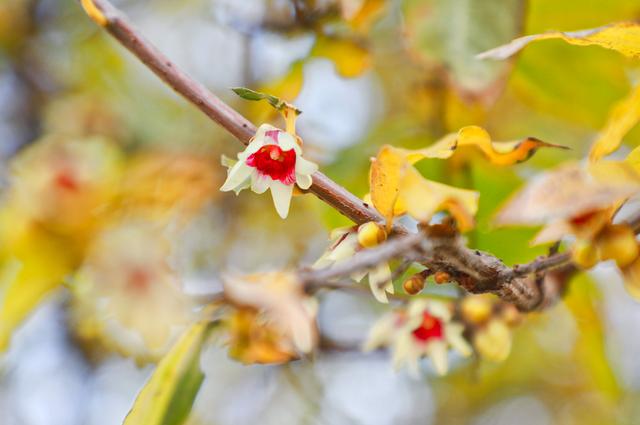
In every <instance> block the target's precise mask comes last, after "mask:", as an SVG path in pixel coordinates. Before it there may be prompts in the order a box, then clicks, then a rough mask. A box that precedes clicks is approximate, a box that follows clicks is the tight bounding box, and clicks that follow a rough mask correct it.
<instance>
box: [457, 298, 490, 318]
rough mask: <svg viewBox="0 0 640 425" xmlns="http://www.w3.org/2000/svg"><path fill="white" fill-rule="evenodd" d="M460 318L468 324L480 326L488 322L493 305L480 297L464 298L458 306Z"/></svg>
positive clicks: (488, 300)
mask: <svg viewBox="0 0 640 425" xmlns="http://www.w3.org/2000/svg"><path fill="white" fill-rule="evenodd" d="M460 311H461V313H462V317H464V319H465V320H466V321H468V322H470V323H474V324H481V323H484V322H486V321H487V320H489V318H490V317H491V313H492V312H493V303H492V302H491V300H490V299H489V298H487V297H485V296H482V295H476V296H473V295H472V296H469V297H465V298H464V299H463V300H462V303H461V304H460Z"/></svg>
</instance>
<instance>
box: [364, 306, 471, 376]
mask: <svg viewBox="0 0 640 425" xmlns="http://www.w3.org/2000/svg"><path fill="white" fill-rule="evenodd" d="M463 331H464V326H463V325H462V324H461V323H457V322H452V321H451V309H450V308H449V305H447V304H445V303H443V302H440V301H434V300H425V299H421V300H416V301H412V302H411V303H410V304H409V306H408V307H407V308H406V309H402V310H396V311H393V312H390V313H388V314H386V315H385V316H383V317H382V318H381V319H380V320H379V321H378V322H377V323H376V324H375V325H374V326H373V327H372V328H371V330H370V332H369V336H368V338H367V341H366V342H365V345H364V350H365V351H371V350H374V349H376V348H380V347H390V348H391V350H392V352H393V364H394V367H395V368H400V367H401V366H403V365H405V364H406V366H407V367H408V369H409V372H410V373H411V374H412V375H413V376H418V374H419V361H420V359H421V358H422V357H425V356H428V357H429V358H430V359H431V361H432V362H433V366H434V367H435V369H436V372H437V373H438V374H440V375H444V374H445V373H447V369H448V364H447V352H448V350H449V348H450V347H452V348H454V349H455V350H456V351H458V352H459V353H460V354H462V355H463V356H465V357H466V356H469V355H471V347H470V346H469V344H468V343H467V341H466V340H465V339H464V337H463V336H462V333H463Z"/></svg>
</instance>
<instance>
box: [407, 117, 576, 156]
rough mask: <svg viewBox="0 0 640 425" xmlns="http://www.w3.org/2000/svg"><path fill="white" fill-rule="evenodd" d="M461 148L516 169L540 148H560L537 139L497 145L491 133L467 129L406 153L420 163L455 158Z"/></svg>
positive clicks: (479, 128)
mask: <svg viewBox="0 0 640 425" xmlns="http://www.w3.org/2000/svg"><path fill="white" fill-rule="evenodd" d="M460 146H476V147H477V148H478V149H480V150H481V151H482V152H483V153H484V154H485V156H486V157H487V158H488V159H489V160H490V161H491V162H492V163H493V164H496V165H512V164H516V163H519V162H523V161H526V160H527V159H529V158H530V157H531V156H532V155H533V154H534V153H535V152H536V150H538V149H539V148H543V147H547V148H560V149H567V148H566V147H564V146H560V145H553V144H550V143H546V142H543V141H541V140H538V139H536V138H533V137H527V138H526V139H523V140H517V141H513V142H493V141H492V140H491V136H490V135H489V133H488V132H487V131H486V130H485V129H483V128H481V127H477V126H468V127H463V128H462V129H460V131H458V133H457V134H454V133H452V134H448V135H446V136H444V137H443V138H442V139H440V140H438V141H437V142H435V143H434V144H433V145H431V146H428V147H426V148H424V149H417V150H403V152H404V154H405V155H406V156H407V159H408V160H409V162H411V163H412V164H413V163H416V162H417V161H420V160H421V159H423V158H437V159H447V158H451V156H453V154H454V153H455V152H456V150H457V149H458V147H460Z"/></svg>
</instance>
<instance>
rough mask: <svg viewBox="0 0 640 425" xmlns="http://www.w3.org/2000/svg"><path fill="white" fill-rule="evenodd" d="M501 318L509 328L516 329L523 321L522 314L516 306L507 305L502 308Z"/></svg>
mask: <svg viewBox="0 0 640 425" xmlns="http://www.w3.org/2000/svg"><path fill="white" fill-rule="evenodd" d="M500 317H501V318H502V320H504V322H505V323H506V324H507V326H510V327H514V326H517V325H519V324H520V322H521V321H522V314H521V313H520V312H519V311H518V309H517V308H516V306H515V305H513V304H506V305H504V306H503V307H502V311H501V312H500Z"/></svg>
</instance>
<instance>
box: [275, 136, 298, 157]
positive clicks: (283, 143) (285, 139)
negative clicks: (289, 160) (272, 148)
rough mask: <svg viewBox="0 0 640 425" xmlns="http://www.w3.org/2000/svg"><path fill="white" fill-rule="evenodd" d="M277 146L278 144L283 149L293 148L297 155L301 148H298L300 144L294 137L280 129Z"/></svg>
mask: <svg viewBox="0 0 640 425" xmlns="http://www.w3.org/2000/svg"><path fill="white" fill-rule="evenodd" d="M278 146H280V148H281V149H282V150H283V151H288V150H291V149H293V150H294V151H295V152H296V155H298V156H300V154H301V153H302V149H300V145H299V144H298V142H297V141H296V139H295V137H293V136H292V135H291V134H289V133H287V132H284V131H280V132H279V133H278Z"/></svg>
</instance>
